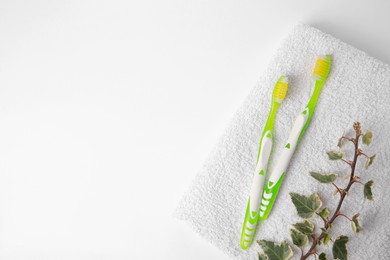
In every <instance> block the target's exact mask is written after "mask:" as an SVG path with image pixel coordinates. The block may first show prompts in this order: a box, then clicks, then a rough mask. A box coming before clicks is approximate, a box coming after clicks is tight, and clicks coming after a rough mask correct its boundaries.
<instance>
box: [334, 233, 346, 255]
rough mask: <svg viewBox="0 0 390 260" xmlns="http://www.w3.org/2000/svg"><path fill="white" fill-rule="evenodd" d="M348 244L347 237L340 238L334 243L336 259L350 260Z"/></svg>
mask: <svg viewBox="0 0 390 260" xmlns="http://www.w3.org/2000/svg"><path fill="white" fill-rule="evenodd" d="M347 243H348V237H346V236H339V237H338V238H337V239H336V241H334V243H333V248H332V253H333V258H334V259H339V260H347V259H348V252H347Z"/></svg>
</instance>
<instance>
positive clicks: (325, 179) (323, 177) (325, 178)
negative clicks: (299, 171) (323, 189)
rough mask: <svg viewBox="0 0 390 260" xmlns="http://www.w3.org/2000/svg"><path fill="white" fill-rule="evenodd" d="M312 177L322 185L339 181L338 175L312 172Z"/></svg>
mask: <svg viewBox="0 0 390 260" xmlns="http://www.w3.org/2000/svg"><path fill="white" fill-rule="evenodd" d="M310 175H311V177H313V178H314V179H316V180H317V181H319V182H321V183H332V182H334V181H335V180H336V179H337V174H334V173H332V174H321V173H318V172H310Z"/></svg>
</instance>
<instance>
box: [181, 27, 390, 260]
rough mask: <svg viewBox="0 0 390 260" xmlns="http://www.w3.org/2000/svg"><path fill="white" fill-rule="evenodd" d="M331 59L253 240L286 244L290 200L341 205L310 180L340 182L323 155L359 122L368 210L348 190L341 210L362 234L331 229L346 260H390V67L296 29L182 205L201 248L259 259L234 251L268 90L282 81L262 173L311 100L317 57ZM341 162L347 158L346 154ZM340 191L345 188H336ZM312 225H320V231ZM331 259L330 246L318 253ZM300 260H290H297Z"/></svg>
mask: <svg viewBox="0 0 390 260" xmlns="http://www.w3.org/2000/svg"><path fill="white" fill-rule="evenodd" d="M321 54H331V55H332V67H331V73H330V75H329V78H328V81H327V83H326V84H325V86H324V88H323V90H322V93H321V96H320V99H319V103H318V106H317V109H316V111H315V113H314V116H313V118H312V122H311V124H310V126H309V127H308V129H307V131H306V133H305V136H304V137H303V138H302V140H301V142H300V144H299V146H298V148H297V150H296V152H295V155H294V157H293V159H292V161H291V164H290V166H289V168H288V171H287V174H286V177H285V179H284V182H283V184H282V187H281V189H280V192H279V195H278V198H277V200H276V202H275V205H274V207H273V211H272V212H271V214H270V216H269V218H268V219H267V220H266V221H264V222H261V223H260V225H259V226H258V230H257V235H256V237H257V239H269V240H274V241H282V240H285V239H287V240H288V241H289V242H290V244H292V243H291V239H290V236H289V230H290V228H291V225H292V224H293V223H296V221H298V220H299V217H298V216H297V214H296V210H295V208H294V206H293V204H292V202H291V199H290V196H289V193H290V192H299V193H303V194H310V193H312V192H314V191H316V192H318V193H319V194H320V196H321V198H322V200H323V202H324V204H325V205H326V206H328V207H329V209H330V210H331V211H332V210H334V208H335V206H336V204H337V201H338V198H337V197H335V196H334V195H333V194H332V192H333V190H332V188H331V187H329V186H327V185H324V184H319V183H318V182H316V181H315V180H314V179H313V178H311V177H310V175H309V171H322V172H337V173H339V174H340V175H345V173H346V172H347V171H348V167H346V165H344V164H342V163H341V162H333V161H329V160H328V159H327V156H326V153H325V151H327V150H331V149H337V147H336V144H337V141H338V138H339V137H340V136H341V135H342V134H343V132H344V131H345V130H349V129H351V128H352V125H353V122H354V121H360V122H361V124H362V127H363V128H364V129H366V130H367V129H369V130H371V131H372V132H373V133H374V140H373V143H372V145H371V146H369V147H367V148H366V152H367V153H368V154H374V153H376V154H377V156H376V161H375V162H374V164H373V165H372V167H371V168H370V169H369V170H367V171H366V170H364V162H363V161H360V162H359V164H358V166H357V169H358V171H357V174H358V175H360V176H361V178H362V180H363V181H368V180H371V179H373V180H374V182H375V184H374V185H375V186H374V188H373V193H374V196H375V200H374V201H367V200H364V197H363V187H362V186H361V185H354V186H353V187H352V189H351V192H350V195H349V196H348V197H347V198H346V201H345V203H344V205H343V208H342V210H343V211H345V212H346V213H348V214H349V215H353V214H355V213H360V214H361V218H360V219H361V224H362V227H363V232H362V233H361V234H358V235H356V234H354V233H353V231H352V229H351V224H350V223H349V222H348V220H346V219H341V218H340V219H338V220H336V221H337V223H336V224H335V228H334V229H332V231H331V234H333V236H338V235H347V236H349V237H350V242H349V244H348V248H349V257H350V259H390V245H389V243H388V241H389V239H390V225H388V217H389V216H390V206H389V204H388V202H389V201H390V193H389V192H387V189H388V186H389V184H390V172H389V168H390V167H389V166H390V160H389V158H390V157H389V155H390V154H389V153H390V151H389V147H390V130H389V125H390V116H389V111H390V102H389V101H390V66H389V65H387V64H384V63H382V62H380V61H378V60H376V59H374V58H372V57H370V56H368V55H367V54H366V53H364V52H362V51H360V50H358V49H356V48H354V47H352V46H350V45H348V44H346V43H344V42H342V41H340V40H338V39H336V38H334V37H332V36H330V35H328V34H326V33H324V32H321V31H319V30H317V29H315V28H312V27H310V26H307V25H298V26H296V27H295V28H294V29H293V31H292V32H291V34H290V35H289V36H288V37H287V38H286V39H285V41H284V42H283V43H282V45H281V46H280V48H279V49H278V51H277V53H276V55H275V56H274V58H273V59H272V61H271V62H270V64H269V66H268V68H267V69H266V70H265V72H264V74H263V75H262V76H261V77H260V79H259V81H258V83H257V84H256V85H255V86H254V88H253V89H252V91H251V92H250V94H249V96H248V97H247V99H246V100H245V102H244V103H243V105H242V106H241V107H240V109H239V110H238V112H237V113H236V114H235V116H234V118H233V119H232V121H231V123H230V124H229V126H228V127H227V129H226V132H225V133H224V134H223V135H222V137H221V139H220V140H219V142H218V143H217V145H216V147H215V148H214V150H213V151H212V153H211V155H210V157H209V158H208V160H207V161H206V162H205V163H204V166H203V167H202V168H201V169H200V171H199V173H198V174H197V176H196V177H195V179H194V181H193V183H192V185H191V186H190V188H189V190H188V191H187V192H186V193H185V195H184V196H183V199H182V200H181V202H180V204H179V206H178V209H177V211H176V216H177V217H178V218H180V219H182V220H185V221H186V222H187V223H188V224H189V225H190V226H192V228H193V229H194V230H195V231H197V232H198V233H199V234H200V235H201V236H203V237H204V238H205V239H207V240H209V241H210V242H211V243H213V244H214V245H216V246H217V247H218V248H220V249H221V250H222V251H223V252H225V253H226V254H228V255H229V256H231V257H232V258H234V259H256V257H257V252H259V251H260V250H261V249H260V248H259V246H258V245H256V244H254V245H253V246H252V247H251V248H250V249H249V250H247V251H243V250H241V248H240V243H239V240H240V235H241V227H242V221H243V218H244V215H245V209H246V203H247V199H248V195H249V190H250V185H251V181H252V176H253V172H254V169H255V164H256V157H257V149H258V143H259V138H260V135H261V131H262V128H263V126H264V124H265V121H266V119H267V116H268V111H269V107H270V103H271V95H272V90H273V86H274V84H275V82H276V81H277V79H278V77H279V76H280V75H282V74H284V75H288V76H289V82H290V83H289V91H288V93H287V97H286V99H285V100H284V101H283V103H282V105H281V106H280V109H279V112H278V115H277V118H276V122H275V142H274V149H273V152H272V154H271V159H270V160H271V161H270V164H269V167H270V168H269V171H268V172H270V170H271V169H272V168H273V166H274V161H275V160H276V157H277V156H278V155H279V154H280V151H281V149H282V146H283V143H284V142H285V141H286V140H287V137H288V134H289V131H290V129H291V127H292V124H293V122H294V120H295V118H296V116H297V115H298V114H299V112H301V110H302V109H303V108H304V107H305V105H306V103H307V102H308V100H309V97H310V92H311V88H312V81H311V79H310V78H311V74H312V71H313V65H314V64H315V60H316V58H317V57H318V55H321ZM346 149H347V151H346V152H347V155H348V154H350V153H349V152H350V151H351V150H349V147H348V144H346ZM339 181H340V183H343V178H342V177H341V178H340V180H339ZM319 224H320V223H319V222H318V225H317V226H319ZM321 250H324V251H325V252H327V253H329V254H331V253H330V250H331V246H328V247H321ZM297 255H298V252H297V251H295V257H293V259H297V258H298V257H297Z"/></svg>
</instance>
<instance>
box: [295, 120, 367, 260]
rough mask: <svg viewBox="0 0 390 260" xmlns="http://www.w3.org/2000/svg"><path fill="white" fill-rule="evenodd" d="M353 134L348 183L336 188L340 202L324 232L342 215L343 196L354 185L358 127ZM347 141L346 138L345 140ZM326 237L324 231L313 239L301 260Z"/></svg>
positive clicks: (358, 152)
mask: <svg viewBox="0 0 390 260" xmlns="http://www.w3.org/2000/svg"><path fill="white" fill-rule="evenodd" d="M355 132H356V137H355V138H349V139H348V140H350V141H351V142H353V144H354V147H355V154H354V157H353V161H352V162H351V163H348V164H349V165H350V166H351V176H350V177H349V182H348V185H347V187H345V189H339V188H338V187H337V186H336V187H337V190H338V191H339V193H340V200H339V203H338V204H337V208H336V210H335V212H334V213H333V215H332V217H331V218H330V219H329V221H327V222H326V223H324V228H325V229H326V230H328V229H329V227H330V226H331V225H332V223H333V221H334V220H335V219H336V218H337V217H338V216H340V215H342V214H341V213H340V209H341V206H342V205H343V202H344V199H345V196H346V195H347V193H348V191H349V189H350V188H351V186H352V184H354V183H355V181H354V176H355V169H356V163H357V160H358V158H359V155H361V153H360V151H359V138H360V136H361V131H360V127H359V128H355ZM346 139H347V138H346ZM325 235H326V232H325V231H322V232H321V234H320V235H319V236H318V237H317V238H316V239H313V243H312V245H311V246H310V249H309V250H308V251H307V253H306V254H303V255H302V256H301V258H300V259H301V260H305V259H307V258H308V257H309V256H311V255H312V254H314V253H315V252H316V251H315V248H316V247H317V244H318V241H320V240H321V239H323V238H324V236H325Z"/></svg>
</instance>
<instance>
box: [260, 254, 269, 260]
mask: <svg viewBox="0 0 390 260" xmlns="http://www.w3.org/2000/svg"><path fill="white" fill-rule="evenodd" d="M259 260H268V257H267V256H266V255H265V254H259Z"/></svg>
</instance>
